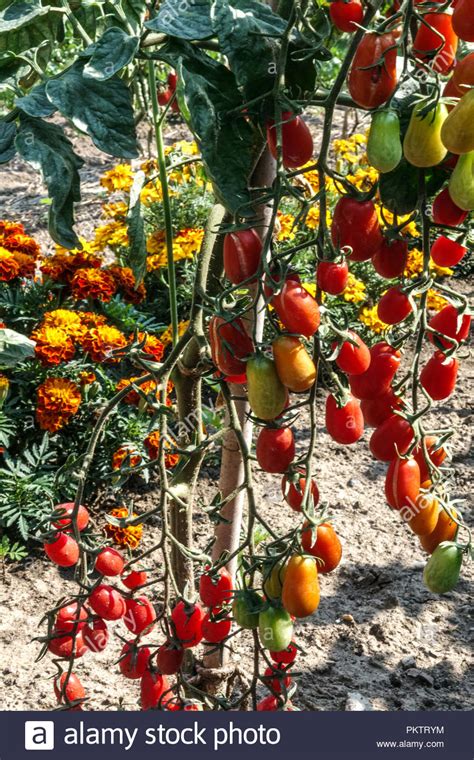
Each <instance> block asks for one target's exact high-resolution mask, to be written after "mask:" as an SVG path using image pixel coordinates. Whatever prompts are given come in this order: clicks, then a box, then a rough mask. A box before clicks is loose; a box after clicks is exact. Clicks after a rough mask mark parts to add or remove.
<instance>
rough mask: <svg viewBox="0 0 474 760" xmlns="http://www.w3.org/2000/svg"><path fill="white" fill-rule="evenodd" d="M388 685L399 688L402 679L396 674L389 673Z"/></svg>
mask: <svg viewBox="0 0 474 760" xmlns="http://www.w3.org/2000/svg"><path fill="white" fill-rule="evenodd" d="M390 683H391V684H392V686H401V685H402V679H401V678H400V676H398V675H397V674H396V673H390Z"/></svg>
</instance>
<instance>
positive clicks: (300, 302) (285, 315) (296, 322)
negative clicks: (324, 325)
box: [271, 279, 321, 338]
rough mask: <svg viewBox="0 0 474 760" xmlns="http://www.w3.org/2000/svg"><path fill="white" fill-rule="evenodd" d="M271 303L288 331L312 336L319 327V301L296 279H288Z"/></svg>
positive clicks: (308, 336)
mask: <svg viewBox="0 0 474 760" xmlns="http://www.w3.org/2000/svg"><path fill="white" fill-rule="evenodd" d="M271 303H272V306H273V307H274V309H275V311H276V313H277V314H278V316H279V317H280V319H281V321H282V322H283V324H284V326H285V327H286V329H287V330H288V332H291V333H297V334H300V335H305V336H306V337H307V338H310V337H311V336H312V335H314V333H315V332H316V330H317V329H318V327H319V324H320V322H321V316H320V313H319V306H318V303H317V301H316V299H315V298H313V296H312V295H311V294H310V293H308V291H307V290H305V288H304V287H303V286H302V285H301V284H300V283H299V282H297V281H296V280H293V279H287V280H286V281H285V283H284V284H283V287H282V289H281V290H280V292H279V293H277V295H275V296H273V298H272V301H271Z"/></svg>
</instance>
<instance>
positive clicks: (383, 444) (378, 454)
mask: <svg viewBox="0 0 474 760" xmlns="http://www.w3.org/2000/svg"><path fill="white" fill-rule="evenodd" d="M413 435H414V433H413V428H412V426H411V425H410V423H409V422H407V420H404V419H402V417H399V416H398V414H392V415H391V416H390V417H388V418H387V419H386V420H385V422H382V424H381V425H379V427H377V428H375V430H374V432H373V433H372V435H371V437H370V442H369V447H370V451H371V452H372V456H374V457H375V459H379V460H380V461H381V462H391V461H392V459H393V458H394V457H396V456H397V451H398V454H405V452H406V451H408V449H409V448H410V445H411V443H412V441H413Z"/></svg>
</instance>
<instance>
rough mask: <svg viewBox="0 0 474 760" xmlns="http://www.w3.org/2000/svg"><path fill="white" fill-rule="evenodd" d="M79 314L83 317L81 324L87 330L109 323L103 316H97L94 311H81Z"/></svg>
mask: <svg viewBox="0 0 474 760" xmlns="http://www.w3.org/2000/svg"><path fill="white" fill-rule="evenodd" d="M77 313H78V314H80V315H81V322H82V324H83V325H84V326H85V327H87V328H90V327H99V325H105V323H106V322H107V319H106V318H105V317H104V315H103V314H96V313H95V312H94V311H80V312H77Z"/></svg>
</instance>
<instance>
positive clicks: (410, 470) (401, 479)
mask: <svg viewBox="0 0 474 760" xmlns="http://www.w3.org/2000/svg"><path fill="white" fill-rule="evenodd" d="M420 486H421V483H420V468H419V467H418V462H416V461H415V460H414V459H413V458H411V457H410V458H409V459H400V458H399V457H397V458H396V459H392V461H391V462H390V466H389V468H388V471H387V476H386V479H385V496H386V498H387V502H388V503H389V505H390V506H391V507H392V508H393V509H399V510H400V509H403V508H405V507H410V508H411V509H414V508H416V500H417V498H418V496H419V493H420Z"/></svg>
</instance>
